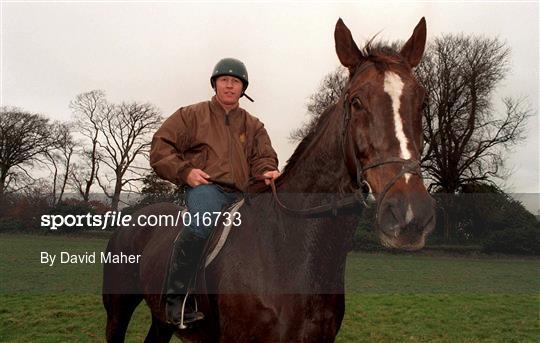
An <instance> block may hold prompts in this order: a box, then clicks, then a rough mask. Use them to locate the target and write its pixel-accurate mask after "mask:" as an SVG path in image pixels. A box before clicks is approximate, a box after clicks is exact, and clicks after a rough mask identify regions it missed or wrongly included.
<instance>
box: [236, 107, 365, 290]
mask: <svg viewBox="0 0 540 343" xmlns="http://www.w3.org/2000/svg"><path fill="white" fill-rule="evenodd" d="M330 119H334V120H330V121H329V124H328V125H326V127H324V132H321V133H320V134H319V135H318V136H317V137H314V139H313V141H312V142H311V144H310V146H309V147H308V149H306V150H305V151H304V152H303V153H302V155H300V156H299V157H298V160H297V161H295V165H294V168H292V169H290V170H288V171H287V173H286V175H284V176H285V178H284V179H283V180H282V181H281V182H280V184H279V187H278V196H279V197H281V199H282V200H283V202H284V203H285V204H286V205H287V206H289V207H291V208H296V209H302V208H304V209H305V208H308V207H312V206H317V205H321V204H327V203H329V202H330V201H331V198H332V197H335V196H337V195H338V193H339V192H340V189H342V188H343V185H350V182H351V181H350V177H349V175H348V172H347V168H346V166H345V162H344V161H343V153H342V150H341V149H342V147H341V144H340V139H341V137H340V135H341V132H340V123H339V122H336V120H335V118H330ZM249 211H250V212H251V211H252V214H253V215H257V217H258V218H260V222H259V223H258V225H256V226H255V225H254V226H255V227H250V228H246V229H247V230H254V231H252V232H253V234H249V236H245V237H244V239H243V242H242V243H240V242H238V243H240V244H241V245H243V244H246V246H247V245H250V246H252V247H253V248H254V249H253V250H251V251H246V253H245V257H246V258H247V259H250V260H251V261H252V263H254V264H260V268H261V269H262V270H264V269H275V270H272V271H269V273H270V274H269V275H271V276H268V277H269V278H272V275H273V276H277V277H278V278H282V280H283V282H284V283H288V284H289V285H300V287H302V285H304V286H305V287H306V288H307V289H306V290H307V291H308V292H309V288H310V287H315V288H316V287H323V288H327V287H337V288H338V289H336V290H337V291H339V288H341V287H342V286H343V285H342V280H343V273H344V271H343V266H344V263H345V256H346V253H347V251H348V244H350V241H351V239H352V234H353V232H354V227H355V222H356V221H355V220H354V219H353V218H351V217H350V216H349V217H333V216H331V215H329V216H328V217H326V218H323V219H320V220H314V219H305V218H299V217H294V216H289V215H287V214H285V213H284V212H282V211H281V210H280V209H279V208H278V207H277V206H276V205H275V203H274V201H273V199H272V198H271V194H270V193H264V194H261V195H260V196H259V199H258V201H256V202H254V203H253V204H252V206H250V209H249ZM255 241H256V242H257V243H255ZM255 244H256V245H257V246H256V247H255V246H254V245H255ZM244 249H246V247H244ZM253 251H255V253H253ZM248 282H249V281H248ZM272 282H275V280H274V279H270V281H269V283H272ZM280 282H281V281H280ZM285 287H286V286H285ZM284 291H287V289H284Z"/></svg>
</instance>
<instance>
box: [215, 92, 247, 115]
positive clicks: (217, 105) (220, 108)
mask: <svg viewBox="0 0 540 343" xmlns="http://www.w3.org/2000/svg"><path fill="white" fill-rule="evenodd" d="M210 108H211V109H212V112H214V113H219V114H223V115H227V112H225V109H224V108H223V106H221V104H220V103H219V101H218V100H217V98H216V96H215V95H214V96H213V97H212V100H211V101H210ZM239 109H240V106H239V105H236V107H234V108H233V109H231V110H230V111H229V115H234V114H236V113H238V112H239Z"/></svg>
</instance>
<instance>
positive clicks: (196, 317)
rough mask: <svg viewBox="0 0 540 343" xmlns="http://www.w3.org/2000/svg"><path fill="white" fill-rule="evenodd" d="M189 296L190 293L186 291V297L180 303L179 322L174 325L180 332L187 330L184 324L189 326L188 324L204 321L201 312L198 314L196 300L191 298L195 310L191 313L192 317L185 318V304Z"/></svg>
mask: <svg viewBox="0 0 540 343" xmlns="http://www.w3.org/2000/svg"><path fill="white" fill-rule="evenodd" d="M189 294H190V292H189V291H187V292H186V295H185V296H184V300H183V301H182V308H181V310H180V311H181V312H180V322H179V323H176V324H175V325H176V326H177V327H178V328H179V329H180V330H184V329H187V328H188V326H187V325H186V324H190V323H193V322H196V321H198V320H201V319H204V314H203V313H202V312H199V309H198V306H197V299H196V298H193V301H194V302H195V309H194V311H193V317H191V318H185V310H186V303H187V299H188V297H189Z"/></svg>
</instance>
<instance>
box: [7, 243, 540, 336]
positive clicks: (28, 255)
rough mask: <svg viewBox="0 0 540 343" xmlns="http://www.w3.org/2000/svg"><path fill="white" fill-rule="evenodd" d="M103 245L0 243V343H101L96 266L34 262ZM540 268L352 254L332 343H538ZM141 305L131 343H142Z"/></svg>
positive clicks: (507, 261) (522, 262)
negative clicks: (46, 253) (343, 306)
mask: <svg viewBox="0 0 540 343" xmlns="http://www.w3.org/2000/svg"><path fill="white" fill-rule="evenodd" d="M105 246H106V240H102V239H87V238H66V237H59V236H23V235H0V323H1V325H0V341H2V342H4V341H5V342H21V341H26V342H28V341H32V342H58V341H89V342H93V341H103V340H104V325H105V311H104V309H103V306H102V304H101V296H100V295H99V288H100V286H101V265H99V264H96V265H61V266H55V267H45V266H44V265H41V264H40V263H39V252H40V251H50V252H59V251H62V250H65V251H71V252H79V253H84V252H85V251H94V250H95V251H101V250H102V249H104V248H105ZM539 267H540V261H539V260H538V259H529V258H528V259H520V258H501V257H497V258H494V257H493V258H491V257H482V258H465V257H463V258H459V257H458V258H456V257H441V256H437V257H429V256H423V255H391V254H365V253H351V254H350V256H349V259H348V263H347V296H346V302H347V306H346V314H345V318H344V321H343V325H342V328H341V331H340V334H339V336H338V338H337V341H338V342H365V341H370V342H388V341H405V342H428V341H429V342H433V341H434V342H485V341H488V342H537V341H539V340H540V323H539V309H540V307H539V305H540V298H539V290H540V278H539V271H540V268H539ZM149 324H150V316H149V312H148V310H147V308H146V305H144V303H143V304H141V306H139V308H138V309H137V311H136V313H135V314H134V319H133V320H132V321H131V324H130V327H129V330H128V341H129V342H140V341H142V340H144V337H145V335H146V332H147V330H148V328H149Z"/></svg>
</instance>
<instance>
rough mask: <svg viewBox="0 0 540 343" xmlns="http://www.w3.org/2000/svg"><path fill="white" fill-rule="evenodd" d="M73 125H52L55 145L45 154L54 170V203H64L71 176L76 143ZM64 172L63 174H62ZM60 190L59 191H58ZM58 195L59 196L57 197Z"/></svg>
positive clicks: (56, 123) (57, 123) (58, 123)
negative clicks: (63, 198) (63, 199)
mask: <svg viewBox="0 0 540 343" xmlns="http://www.w3.org/2000/svg"><path fill="white" fill-rule="evenodd" d="M71 128H72V125H71V124H67V123H60V122H55V123H53V124H52V125H51V132H52V135H53V137H54V143H53V145H52V146H51V149H50V150H48V151H47V152H46V153H45V156H46V158H47V160H48V161H49V165H50V166H51V168H52V174H53V177H52V183H53V184H52V203H53V205H54V204H57V203H59V202H60V201H62V197H63V195H64V192H65V189H66V186H67V184H68V179H69V178H70V174H71V162H72V157H73V153H74V151H75V147H76V142H75V140H74V139H73V136H72V134H71ZM62 171H63V174H61V172H62ZM58 188H59V189H58ZM57 194H58V196H57Z"/></svg>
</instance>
